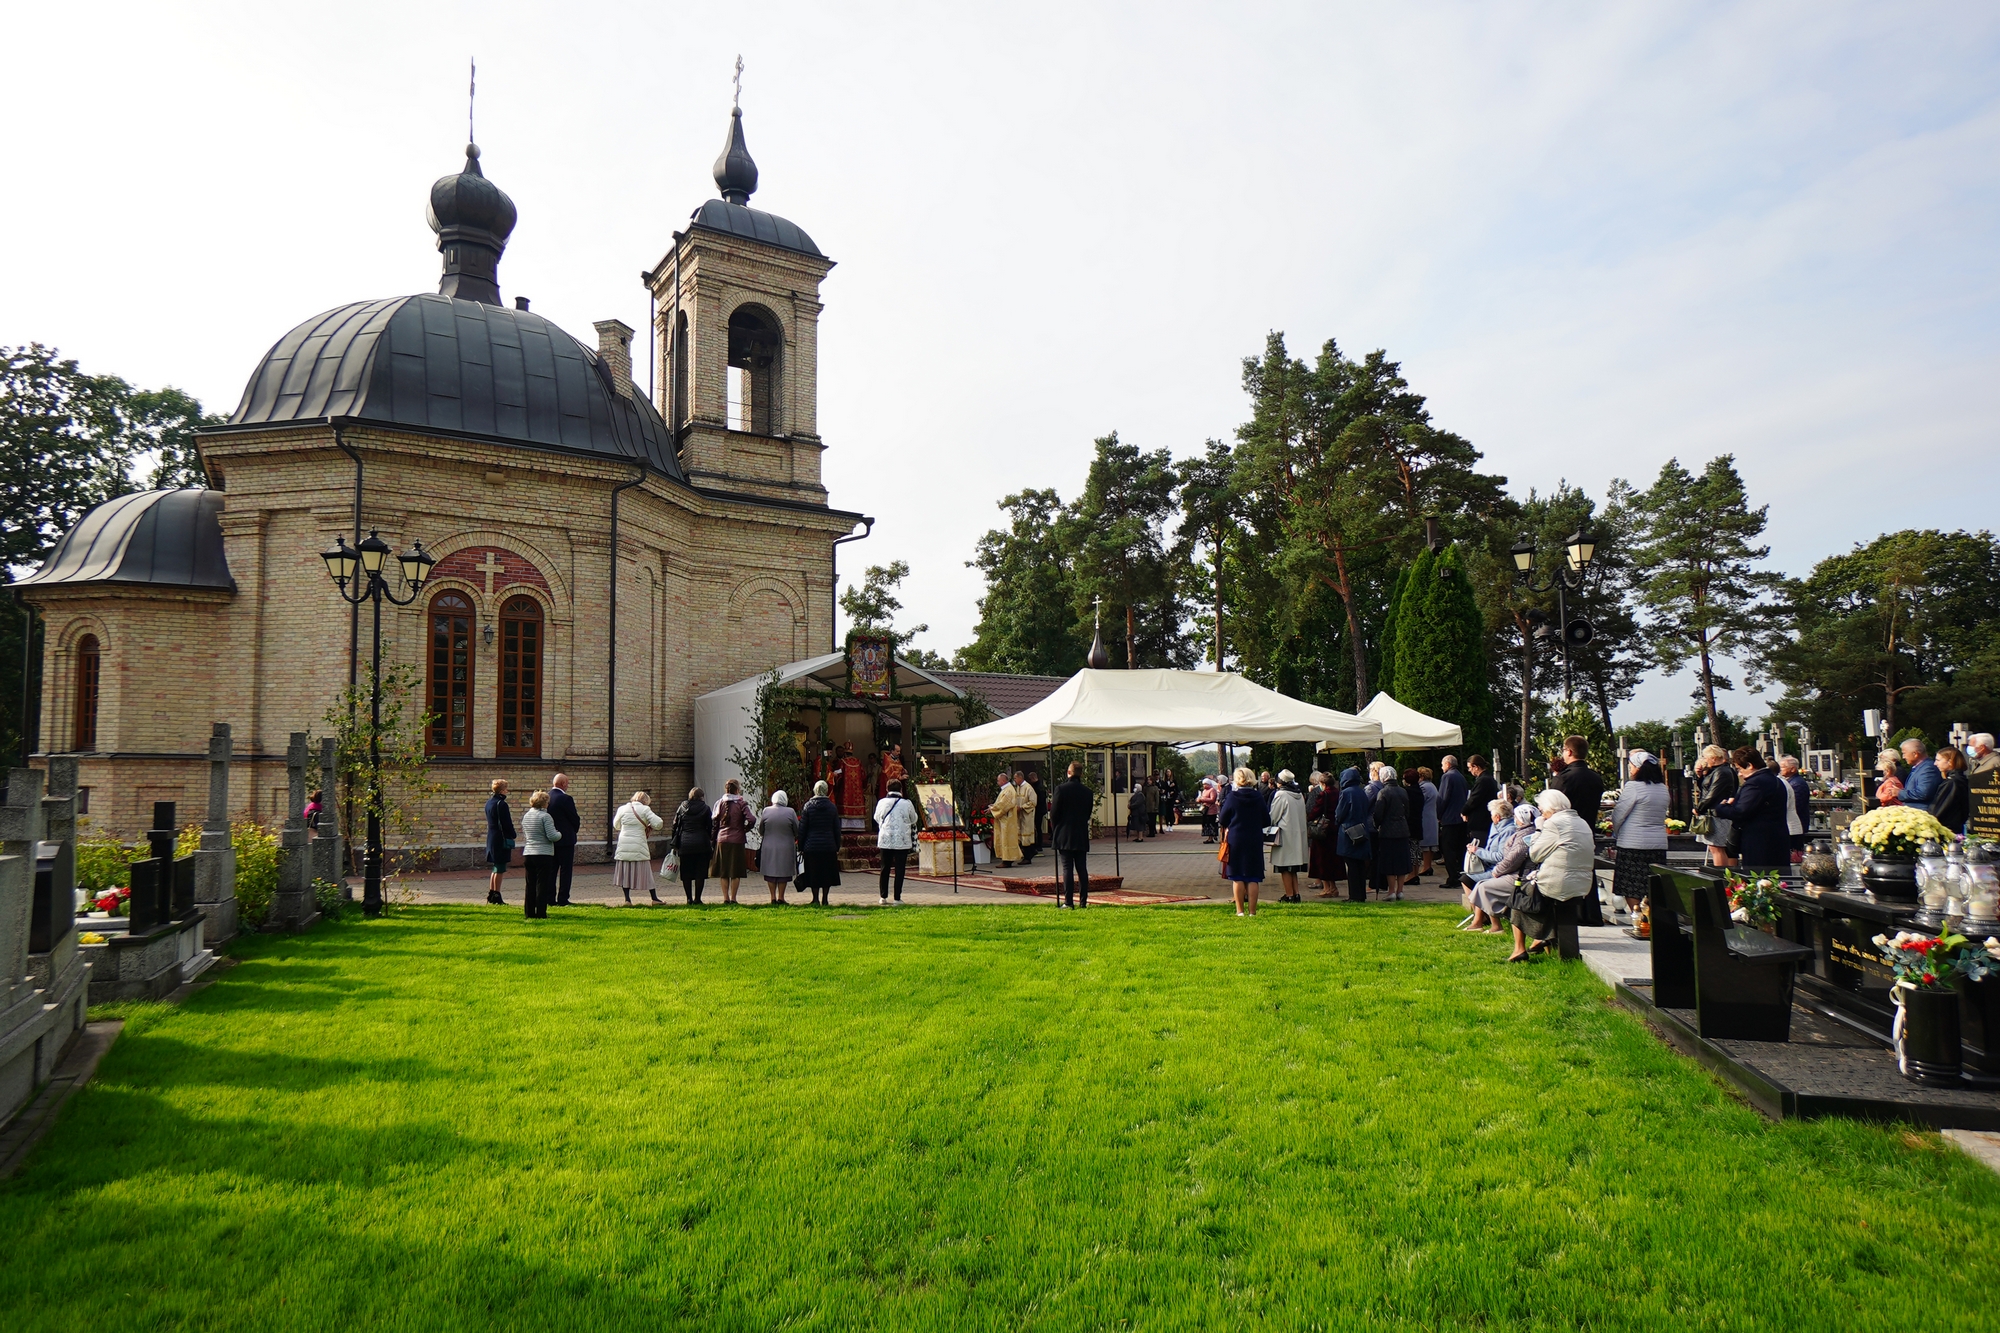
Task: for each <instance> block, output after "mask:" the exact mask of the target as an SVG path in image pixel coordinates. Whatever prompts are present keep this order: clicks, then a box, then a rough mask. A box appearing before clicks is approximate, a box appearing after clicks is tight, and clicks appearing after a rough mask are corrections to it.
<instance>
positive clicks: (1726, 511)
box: [1631, 454, 1778, 733]
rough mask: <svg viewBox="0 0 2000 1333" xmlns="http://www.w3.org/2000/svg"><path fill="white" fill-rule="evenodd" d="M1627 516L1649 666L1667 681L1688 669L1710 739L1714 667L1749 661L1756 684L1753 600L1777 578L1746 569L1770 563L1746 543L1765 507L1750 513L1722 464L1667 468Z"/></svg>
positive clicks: (1761, 617) (1717, 680) (1715, 724)
mask: <svg viewBox="0 0 2000 1333" xmlns="http://www.w3.org/2000/svg"><path fill="white" fill-rule="evenodd" d="M1631 508H1632V512H1633V516H1634V520H1635V527H1636V533H1637V539H1638V540H1637V543H1636V546H1635V548H1634V549H1633V552H1632V564H1633V573H1634V576H1635V584H1634V586H1635V589H1636V591H1637V593H1638V598H1639V603H1640V605H1641V606H1643V607H1644V608H1645V610H1646V612H1647V626H1646V627H1647V629H1648V631H1650V633H1651V635H1652V641H1653V647H1654V653H1655V658H1656V660H1657V661H1658V663H1659V665H1660V667H1661V668H1662V669H1663V670H1667V671H1675V670H1678V669H1680V667H1682V666H1683V665H1685V664H1686V663H1688V662H1690V661H1692V662H1693V663H1694V664H1695V667H1696V670H1697V672H1698V673H1699V676H1700V681H1701V700H1702V704H1703V706H1704V708H1705V709H1706V711H1707V713H1708V718H1709V729H1710V731H1711V733H1714V732H1717V731H1719V729H1720V718H1719V716H1718V710H1717V708H1716V705H1715V692H1716V688H1717V687H1718V685H1719V686H1721V687H1722V688H1725V689H1726V688H1728V685H1729V682H1728V681H1727V680H1726V679H1723V678H1722V677H1721V676H1720V675H1719V673H1718V671H1717V669H1716V659H1717V658H1719V657H1736V658H1738V659H1739V660H1745V661H1747V663H1748V665H1749V671H1748V672H1747V673H1746V674H1748V675H1749V677H1750V680H1749V683H1750V684H1751V685H1752V686H1755V685H1757V684H1758V683H1759V681H1758V667H1757V664H1758V658H1757V657H1756V655H1755V654H1756V653H1757V651H1758V649H1759V647H1760V644H1759V639H1760V636H1761V635H1762V634H1763V633H1765V632H1766V631H1767V627H1768V623H1769V622H1768V617H1767V615H1766V612H1765V610H1764V608H1763V607H1762V606H1760V605H1759V599H1760V598H1761V597H1762V596H1763V594H1765V593H1766V592H1768V591H1770V590H1771V589H1773V588H1774V587H1775V586H1776V585H1777V583H1778V576H1777V575H1775V574H1771V573H1766V572H1762V571H1759V570H1757V569H1755V568H1753V566H1755V564H1756V563H1757V562H1758V561H1760V560H1762V559H1764V558H1765V557H1766V556H1768V555H1769V554H1770V553H1771V548H1770V547H1768V546H1758V545H1755V544H1754V543H1755V542H1756V540H1757V538H1758V537H1759V536H1761V535H1762V534H1763V531H1764V520H1765V515H1766V514H1767V512H1768V511H1769V508H1770V506H1768V505H1764V506H1760V507H1759V508H1756V509H1752V508H1751V507H1750V500H1749V496H1748V494H1747V492H1746V491H1745V490H1744V487H1743V479H1742V478H1741V477H1740V476H1738V475H1737V472H1736V460H1735V459H1734V458H1733V457H1732V456H1730V455H1728V454H1724V455H1722V456H1721V457H1719V458H1715V459H1712V460H1710V462H1709V464H1708V466H1707V467H1706V468H1705V469H1703V470H1702V473H1701V475H1700V476H1695V475H1694V474H1692V473H1690V472H1689V471H1688V470H1687V469H1686V468H1683V467H1682V466H1681V465H1680V460H1679V459H1668V460H1667V463H1666V465H1665V466H1664V467H1662V468H1661V469H1660V475H1659V477H1658V478H1657V479H1656V480H1655V481H1654V482H1653V484H1652V486H1651V487H1649V488H1648V489H1647V490H1645V491H1644V492H1640V493H1637V494H1634V495H1633V496H1632V500H1631Z"/></svg>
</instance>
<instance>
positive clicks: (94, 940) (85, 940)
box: [76, 930, 104, 944]
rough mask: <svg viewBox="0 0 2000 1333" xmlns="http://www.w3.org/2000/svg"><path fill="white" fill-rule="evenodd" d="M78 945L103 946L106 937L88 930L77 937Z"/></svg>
mask: <svg viewBox="0 0 2000 1333" xmlns="http://www.w3.org/2000/svg"><path fill="white" fill-rule="evenodd" d="M76 942H77V943H78V944H102V943H104V937H103V936H102V935H100V934H98V933H97V932H96V931H94V930H86V931H84V932H83V933H82V934H80V935H78V936H77V937H76Z"/></svg>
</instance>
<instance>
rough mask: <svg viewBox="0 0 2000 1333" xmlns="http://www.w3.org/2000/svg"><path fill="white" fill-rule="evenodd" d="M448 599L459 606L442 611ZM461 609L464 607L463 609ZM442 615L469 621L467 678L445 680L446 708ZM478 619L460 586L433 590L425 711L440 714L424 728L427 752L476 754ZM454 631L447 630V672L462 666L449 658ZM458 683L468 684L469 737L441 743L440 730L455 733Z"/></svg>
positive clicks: (427, 624) (427, 610)
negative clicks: (441, 690)
mask: <svg viewBox="0 0 2000 1333" xmlns="http://www.w3.org/2000/svg"><path fill="white" fill-rule="evenodd" d="M447 598H450V599H452V600H453V601H455V602H457V603H458V605H457V606H450V607H446V608H445V609H444V610H442V611H440V610H439V604H440V603H442V602H444V601H445V600H446V599H447ZM461 608H463V609H462V610H461ZM441 615H442V616H451V617H453V618H455V619H462V620H463V621H464V622H465V635H464V643H465V648H464V662H463V666H464V669H465V679H464V681H463V682H455V681H452V680H449V679H446V680H445V681H444V682H443V683H444V685H445V686H446V687H447V689H446V692H445V694H444V697H443V701H442V702H443V704H444V706H443V707H440V706H439V704H440V699H439V693H438V686H439V678H438V668H439V661H438V628H437V625H438V619H439V617H440V616H441ZM478 618H479V617H478V612H477V609H476V608H475V607H474V606H473V604H472V598H471V597H470V596H469V595H468V594H466V593H462V592H460V591H458V589H456V588H445V589H442V590H440V591H438V592H436V593H433V594H432V595H431V599H430V601H428V602H426V603H425V604H424V711H425V712H427V713H432V714H435V715H436V716H435V717H434V719H433V721H432V722H431V725H430V726H428V727H426V728H424V751H425V753H427V754H433V755H470V754H471V753H472V719H473V707H472V704H473V691H474V688H475V686H476V685H477V684H478V680H477V671H476V658H477V654H476V653H475V652H474V651H473V646H472V645H473V637H474V634H475V632H476V631H475V626H476V624H477V622H478ZM450 634H451V631H447V633H446V639H447V642H446V645H445V649H444V651H445V654H446V657H447V660H446V661H445V663H444V667H445V669H446V670H447V671H449V670H450V669H451V668H452V667H453V666H456V665H459V664H457V663H454V662H452V661H450V660H449V658H450V655H451V654H452V652H453V649H452V648H451V646H450V643H449V638H450ZM454 684H462V685H463V686H464V691H463V695H462V698H463V702H464V707H465V711H464V713H463V714H462V716H463V717H464V719H465V739H464V741H463V742H462V743H460V744H457V745H453V744H450V743H449V742H440V741H439V740H438V732H439V730H440V729H442V730H443V732H444V734H445V735H446V736H447V737H449V736H450V734H451V709H450V702H451V698H452V694H451V691H450V689H449V687H450V686H452V685H454Z"/></svg>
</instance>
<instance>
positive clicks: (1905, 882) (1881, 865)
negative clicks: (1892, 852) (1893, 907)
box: [1861, 852, 1917, 903]
mask: <svg viewBox="0 0 2000 1333" xmlns="http://www.w3.org/2000/svg"><path fill="white" fill-rule="evenodd" d="M1861 883H1862V886H1863V887H1864V888H1866V889H1867V890H1868V891H1869V892H1870V893H1872V894H1874V895H1875V896H1876V898H1878V899H1880V900H1881V901H1883V902H1895V903H1913V902H1915V901H1917V858H1916V857H1914V856H1884V855H1882V854H1881V853H1880V852H1877V853H1876V854H1874V855H1873V856H1870V857H1869V858H1868V863H1867V865H1865V866H1864V867H1863V868H1862V871H1861Z"/></svg>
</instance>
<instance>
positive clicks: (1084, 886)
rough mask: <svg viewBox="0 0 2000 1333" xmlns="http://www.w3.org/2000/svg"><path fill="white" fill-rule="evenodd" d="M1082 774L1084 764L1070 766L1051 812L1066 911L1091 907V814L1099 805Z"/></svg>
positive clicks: (1050, 831)
mask: <svg viewBox="0 0 2000 1333" xmlns="http://www.w3.org/2000/svg"><path fill="white" fill-rule="evenodd" d="M1082 772H1083V765H1082V764H1071V765H1070V766H1069V776H1068V777H1067V778H1064V779H1063V780H1062V782H1061V783H1060V784H1058V785H1057V787H1056V797H1055V802H1054V804H1053V805H1052V806H1051V807H1050V810H1049V841H1050V842H1051V843H1052V844H1053V845H1054V847H1055V849H1056V861H1057V863H1058V865H1059V866H1060V867H1061V869H1062V905H1063V906H1064V907H1088V906H1090V813H1091V809H1092V807H1093V806H1095V805H1096V804H1097V801H1096V798H1095V797H1093V796H1092V795H1091V794H1090V788H1088V787H1086V786H1084V785H1083V782H1082V780H1081V779H1080V778H1079V776H1078V775H1079V774H1080V773H1082ZM1078 880H1081V881H1082V883H1081V884H1078V883H1077V881H1078Z"/></svg>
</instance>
